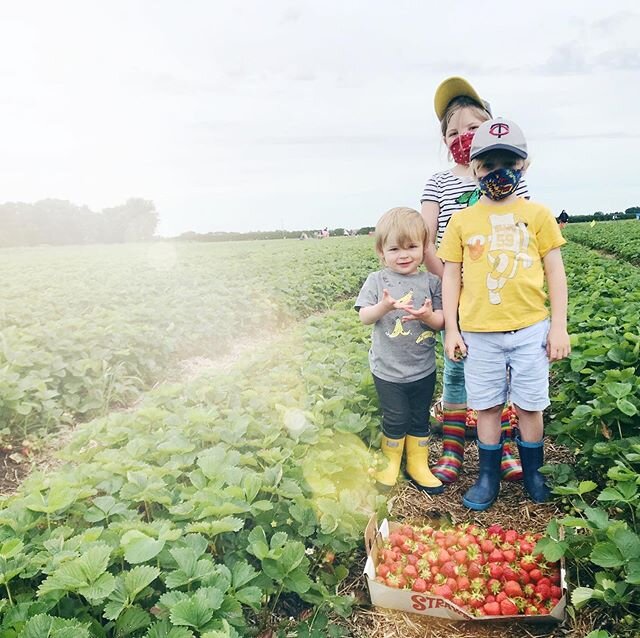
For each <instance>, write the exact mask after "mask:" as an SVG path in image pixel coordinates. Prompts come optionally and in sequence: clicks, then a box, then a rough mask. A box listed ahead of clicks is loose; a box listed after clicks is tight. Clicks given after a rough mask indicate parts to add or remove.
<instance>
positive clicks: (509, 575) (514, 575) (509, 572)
mask: <svg viewBox="0 0 640 638" xmlns="http://www.w3.org/2000/svg"><path fill="white" fill-rule="evenodd" d="M502 575H503V577H504V579H505V580H518V579H519V578H520V571H519V570H518V571H515V569H513V567H511V565H506V566H505V567H504V572H503V574H502Z"/></svg>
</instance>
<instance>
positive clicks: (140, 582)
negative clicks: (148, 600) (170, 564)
mask: <svg viewBox="0 0 640 638" xmlns="http://www.w3.org/2000/svg"><path fill="white" fill-rule="evenodd" d="M158 576H160V570H159V569H158V568H157V567H151V566H150V565H140V566H138V567H134V568H133V569H132V570H130V571H128V572H124V584H125V587H126V590H127V594H128V595H129V599H130V600H131V601H132V602H133V600H135V597H136V596H137V595H138V594H139V593H140V592H141V591H142V590H143V589H144V588H145V587H148V586H149V585H150V584H151V583H152V582H153V581H154V580H155V579H156V578H158Z"/></svg>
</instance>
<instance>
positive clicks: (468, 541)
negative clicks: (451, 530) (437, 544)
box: [458, 534, 476, 549]
mask: <svg viewBox="0 0 640 638" xmlns="http://www.w3.org/2000/svg"><path fill="white" fill-rule="evenodd" d="M475 542H476V541H475V539H474V538H473V536H471V534H462V536H460V537H459V538H458V546H459V547H461V548H462V549H467V547H469V545H472V544H475Z"/></svg>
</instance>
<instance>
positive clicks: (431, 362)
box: [355, 268, 442, 383]
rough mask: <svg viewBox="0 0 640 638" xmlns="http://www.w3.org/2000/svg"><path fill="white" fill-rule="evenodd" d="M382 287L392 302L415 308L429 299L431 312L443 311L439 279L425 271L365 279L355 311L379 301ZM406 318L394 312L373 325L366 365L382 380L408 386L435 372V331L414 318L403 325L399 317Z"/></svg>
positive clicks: (388, 272) (386, 271) (373, 275)
mask: <svg viewBox="0 0 640 638" xmlns="http://www.w3.org/2000/svg"><path fill="white" fill-rule="evenodd" d="M385 288H386V289H387V290H388V291H389V294H390V295H391V296H392V297H393V298H394V299H396V300H402V301H405V302H407V301H410V302H411V304H412V306H413V307H414V308H416V309H417V308H420V307H421V306H422V304H424V302H425V300H426V299H431V304H432V308H433V310H441V309H442V284H441V282H440V278H439V277H436V276H435V275H432V274H431V273H427V272H417V273H414V274H413V275H402V274H400V273H396V272H393V271H392V270H389V269H388V268H385V269H384V270H380V271H378V272H374V273H371V274H370V275H369V276H368V277H367V280H366V281H365V282H364V285H363V286H362V289H361V290H360V294H359V295H358V298H357V300H356V303H355V307H356V310H360V308H366V307H367V306H373V305H375V304H377V303H378V302H379V301H381V300H382V291H383V290H384V289H385ZM406 315H407V313H406V312H404V311H403V310H395V309H393V310H391V311H390V312H388V313H387V314H386V315H384V317H382V318H381V319H380V320H379V321H377V322H376V323H375V324H374V326H373V335H372V342H371V349H370V350H369V366H370V367H371V372H372V373H373V374H374V375H375V376H376V377H379V378H380V379H383V380H384V381H391V382H394V383H410V382H411V381H417V380H418V379H423V378H424V377H426V376H428V375H430V374H431V373H432V372H433V371H434V370H435V369H436V353H435V345H436V332H435V331H434V330H432V329H431V328H429V326H426V325H425V324H423V323H421V322H420V321H417V320H415V319H414V320H413V321H407V322H405V323H402V321H401V317H404V316H406Z"/></svg>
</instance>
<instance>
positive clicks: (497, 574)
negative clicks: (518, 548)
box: [489, 563, 504, 579]
mask: <svg viewBox="0 0 640 638" xmlns="http://www.w3.org/2000/svg"><path fill="white" fill-rule="evenodd" d="M489 574H490V575H491V578H497V579H500V578H502V575H503V574H504V568H503V567H502V565H499V564H498V563H492V564H491V566H490V567H489Z"/></svg>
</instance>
